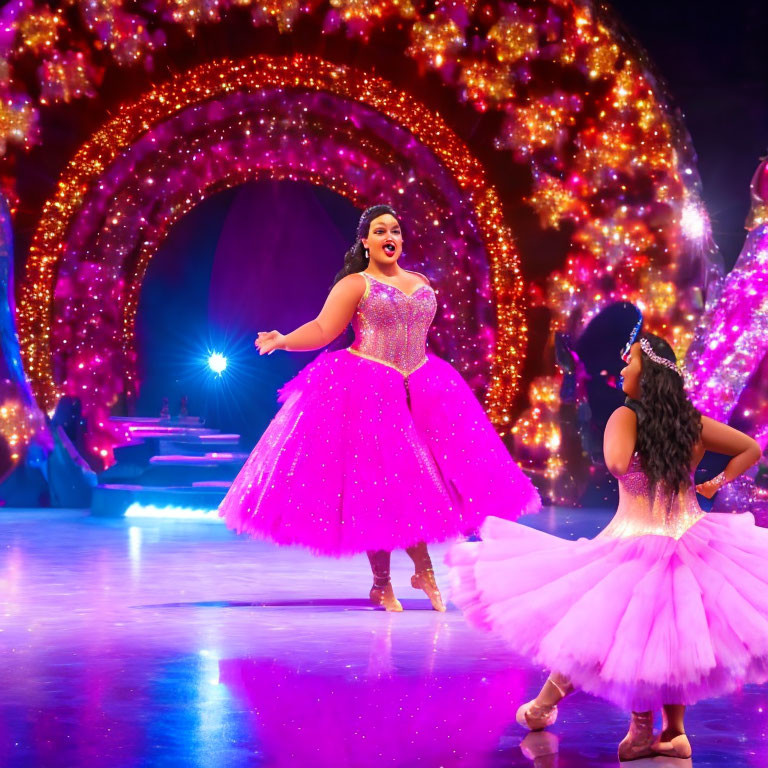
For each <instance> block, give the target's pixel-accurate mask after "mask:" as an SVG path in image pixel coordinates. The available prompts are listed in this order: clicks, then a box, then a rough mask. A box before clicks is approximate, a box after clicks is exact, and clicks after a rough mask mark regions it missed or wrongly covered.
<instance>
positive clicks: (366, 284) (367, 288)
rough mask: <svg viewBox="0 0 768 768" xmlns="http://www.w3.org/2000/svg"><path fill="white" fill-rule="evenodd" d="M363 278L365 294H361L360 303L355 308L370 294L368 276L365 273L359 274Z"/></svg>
mask: <svg viewBox="0 0 768 768" xmlns="http://www.w3.org/2000/svg"><path fill="white" fill-rule="evenodd" d="M360 274H361V275H362V276H363V278H366V280H365V292H364V293H363V297H362V298H361V299H360V301H358V302H357V306H358V307H359V306H360V305H361V304H362V303H363V302H364V301H365V300H366V299H367V298H368V294H369V293H370V292H371V281H370V280H368V279H367V278H368V275H367V274H366V273H365V272H361V273H360Z"/></svg>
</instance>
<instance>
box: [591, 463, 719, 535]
mask: <svg viewBox="0 0 768 768" xmlns="http://www.w3.org/2000/svg"><path fill="white" fill-rule="evenodd" d="M704 514H705V512H704V511H703V510H702V509H701V507H700V506H699V502H698V501H697V500H696V491H695V490H694V485H693V483H691V485H689V486H688V487H687V488H685V489H684V490H681V491H678V492H677V493H671V492H670V491H668V490H666V489H665V488H664V487H662V486H661V485H660V484H659V485H657V486H656V490H655V492H654V493H653V495H652V494H651V483H650V481H649V480H648V476H647V475H646V474H645V473H644V472H643V470H642V467H641V466H640V459H639V457H638V456H637V454H635V455H634V456H633V457H632V461H631V462H630V464H629V469H628V470H627V472H626V474H624V475H622V476H621V477H620V478H619V507H618V509H617V510H616V514H615V515H614V516H613V519H612V520H611V522H610V523H609V524H608V525H607V526H606V527H605V528H604V529H603V530H602V531H601V532H600V534H599V535H600V536H607V537H612V538H624V537H627V536H646V535H649V534H652V535H656V536H671V537H672V538H674V539H679V538H680V537H681V536H682V535H683V534H684V533H685V532H686V531H687V530H688V529H689V528H690V527H691V526H692V525H693V524H694V523H696V522H697V521H698V520H700V519H701V518H702V517H703V516H704Z"/></svg>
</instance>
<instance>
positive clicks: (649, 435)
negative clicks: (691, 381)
mask: <svg viewBox="0 0 768 768" xmlns="http://www.w3.org/2000/svg"><path fill="white" fill-rule="evenodd" d="M642 338H643V339H645V340H646V341H647V343H648V344H650V345H651V349H652V350H653V352H654V354H656V355H658V357H662V358H664V359H665V360H669V361H670V362H673V363H675V364H676V363H677V358H676V357H675V353H674V351H673V350H672V347H671V346H670V345H669V344H668V343H667V342H666V341H664V339H662V338H660V337H659V336H654V334H652V333H644V334H643V335H642ZM633 405H634V406H635V407H634V409H633V410H634V411H635V413H636V414H637V443H636V445H635V450H636V451H637V453H638V455H639V457H640V463H641V465H642V467H643V470H644V472H645V473H646V475H648V478H649V479H650V481H651V484H652V485H653V486H656V484H657V483H662V484H663V485H664V486H665V487H666V488H667V489H669V490H671V491H678V490H680V489H681V488H685V487H687V486H688V485H689V484H690V482H691V457H692V456H693V449H694V447H695V446H696V443H697V442H698V441H699V438H700V437H701V414H700V413H699V411H697V410H696V408H695V407H694V405H693V403H691V401H690V400H689V399H688V395H686V393H685V389H684V388H683V377H682V376H680V375H679V374H677V373H675V371H673V370H671V369H670V368H667V367H666V366H664V365H662V364H661V363H657V362H655V361H653V360H652V359H651V358H650V357H649V356H648V355H647V354H646V353H645V351H643V352H642V372H641V374H640V400H636V401H634V402H633Z"/></svg>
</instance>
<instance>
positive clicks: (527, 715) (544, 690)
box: [516, 672, 573, 731]
mask: <svg viewBox="0 0 768 768" xmlns="http://www.w3.org/2000/svg"><path fill="white" fill-rule="evenodd" d="M572 691H573V685H572V684H571V681H570V680H569V679H568V678H567V677H566V676H565V675H562V674H560V673H559V672H552V673H550V675H549V677H548V678H547V680H546V682H545V683H544V685H543V686H542V687H541V690H540V691H539V693H538V695H537V696H536V698H535V699H534V700H533V701H529V702H528V703H527V704H523V706H522V707H520V708H519V709H518V710H517V717H516V719H517V722H518V723H519V724H520V725H522V726H523V727H524V728H528V729H530V730H531V731H540V730H542V729H543V728H547V727H548V726H550V725H553V724H554V722H555V720H557V705H558V704H559V703H560V701H561V700H562V699H564V698H565V697H566V696H567V695H568V694H569V693H571V692H572Z"/></svg>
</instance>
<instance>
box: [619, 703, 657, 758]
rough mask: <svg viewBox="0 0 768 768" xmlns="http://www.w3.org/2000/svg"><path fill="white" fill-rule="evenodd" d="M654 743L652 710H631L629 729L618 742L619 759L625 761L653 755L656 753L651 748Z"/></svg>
mask: <svg viewBox="0 0 768 768" xmlns="http://www.w3.org/2000/svg"><path fill="white" fill-rule="evenodd" d="M655 743H656V739H655V737H654V735H653V712H633V713H632V720H631V721H630V724H629V731H628V732H627V735H626V736H625V737H624V738H623V739H622V741H621V743H620V744H619V761H620V762H622V763H626V762H630V761H631V760H640V759H642V758H644V757H653V756H654V755H656V754H657V753H656V752H655V751H654V749H653V747H654V744H655Z"/></svg>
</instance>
